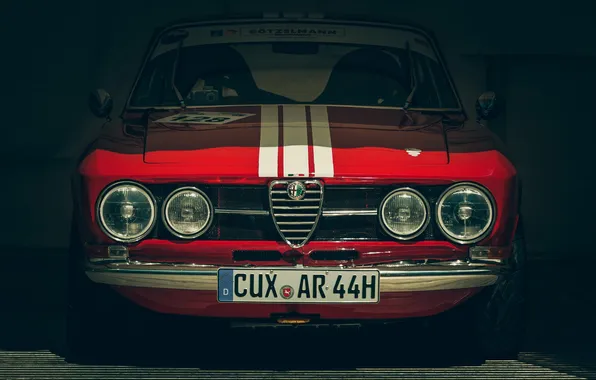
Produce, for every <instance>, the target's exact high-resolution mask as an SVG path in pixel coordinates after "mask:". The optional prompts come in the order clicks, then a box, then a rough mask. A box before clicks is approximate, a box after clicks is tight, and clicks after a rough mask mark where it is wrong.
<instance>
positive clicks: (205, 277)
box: [86, 260, 508, 292]
mask: <svg viewBox="0 0 596 380" xmlns="http://www.w3.org/2000/svg"><path fill="white" fill-rule="evenodd" d="M257 268H258V269H276V268H275V267H257ZM218 269H219V267H217V266H203V265H192V264H184V265H176V264H172V265H168V264H163V263H146V262H128V261H119V262H118V261H116V262H108V261H104V262H102V261H97V260H96V261H95V262H93V263H91V262H90V263H88V264H87V268H86V273H87V276H88V277H89V278H90V279H91V280H92V281H94V282H96V283H101V284H107V285H113V286H133V287H143V288H164V289H180V290H204V291H216V290H217V270H218ZM277 269H279V268H277ZM313 269H314V267H313ZM316 269H323V270H324V269H326V268H325V267H316ZM328 269H333V270H337V269H368V270H370V269H376V270H379V272H380V276H381V279H380V284H381V292H421V291H436V290H453V289H467V288H479V287H485V286H490V285H493V284H495V283H497V282H498V281H499V279H500V277H501V276H502V275H504V274H505V273H507V271H508V266H507V265H506V264H501V263H498V262H481V263H478V262H470V261H460V260H457V261H447V262H445V261H443V262H432V263H431V262H427V261H424V262H418V263H412V262H399V263H394V264H384V265H375V266H357V267H329V268H328ZM296 270H297V271H299V270H301V267H296Z"/></svg>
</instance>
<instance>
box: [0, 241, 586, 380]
mask: <svg viewBox="0 0 596 380" xmlns="http://www.w3.org/2000/svg"><path fill="white" fill-rule="evenodd" d="M2 251H3V252H2V253H3V257H4V259H3V263H2V266H1V267H0V294H1V295H2V303H1V304H0V305H1V306H0V326H1V327H0V378H10V379H12V378H31V377H35V378H36V379H42V378H69V379H74V378H101V379H106V378H114V379H115V378H197V377H205V378H210V379H219V378H268V379H281V378H283V379H291V378H305V379H306V378H308V379H313V378H325V379H340V378H341V379H346V378H359V379H385V378H408V379H449V378H484V379H489V378H493V379H503V378H520V379H521V378H523V379H551V378H553V379H555V378H556V379H559V378H560V379H563V378H584V379H596V345H595V344H594V342H595V341H596V327H594V314H593V310H596V309H595V308H594V306H596V297H595V296H594V292H593V283H592V282H591V281H589V280H590V278H591V275H592V274H593V273H592V271H591V268H592V266H591V265H590V264H593V263H595V262H596V260H593V261H592V263H586V262H582V263H581V264H578V263H574V262H571V261H566V262H561V261H560V260H558V261H557V260H551V259H549V258H546V257H545V258H542V259H540V260H531V262H530V264H529V270H530V295H529V302H530V315H529V321H528V331H527V336H526V344H525V348H524V352H523V353H522V354H521V355H520V356H519V358H518V360H516V361H486V362H481V361H475V360H474V359H471V358H463V357H459V356H458V350H457V347H456V344H455V343H454V344H455V345H452V346H450V345H449V343H447V344H445V345H443V348H442V349H439V348H438V347H434V345H433V344H432V341H431V338H432V337H429V336H427V335H425V334H424V333H425V332H424V331H423V330H413V329H409V330H407V331H402V332H396V333H395V335H394V336H391V335H383V336H382V337H379V336H370V335H368V336H362V334H361V333H358V332H357V331H349V330H348V331H345V332H339V331H334V332H328V331H312V332H308V333H307V334H305V333H303V332H300V333H294V332H291V333H286V332H278V331H272V332H270V331H268V332H243V333H241V335H239V336H238V335H237V336H235V338H236V339H234V340H233V341H231V340H230V344H229V347H230V348H229V350H225V352H215V353H211V355H210V356H209V357H210V359H209V360H205V358H204V357H203V356H204V355H202V354H201V353H200V352H198V351H200V348H205V347H208V344H209V342H208V339H206V337H201V336H197V335H193V334H192V329H189V327H186V326H184V325H177V324H176V325H170V326H158V325H156V326H155V330H156V331H157V330H159V331H165V333H166V335H167V336H169V339H167V340H163V339H161V338H160V339H152V338H150V339H149V340H148V344H143V347H139V349H138V350H135V351H134V352H129V353H128V354H127V355H126V356H123V357H120V358H118V359H114V360H112V361H108V362H102V363H96V364H89V365H80V364H74V363H68V362H67V361H66V360H65V359H64V357H63V353H64V342H63V332H64V321H63V314H62V310H63V308H64V306H63V305H64V297H63V294H64V286H65V271H64V268H65V256H64V252H62V251H60V250H56V251H51V250H47V251H43V252H29V251H24V250H22V249H7V248H4V249H2ZM565 256H566V255H559V257H565ZM24 257H28V258H29V259H23V258H24ZM31 257H35V260H33V259H31ZM112 323H114V333H115V334H117V332H118V330H119V329H122V328H127V326H125V325H123V324H122V323H120V324H119V323H118V321H112ZM454 328H465V326H457V327H454ZM148 333H152V332H148ZM89 335H90V339H92V338H93V332H92V331H90V332H89ZM172 336H176V338H175V339H174V340H172V339H171V337H172ZM217 338H218V339H230V337H224V336H222V337H217ZM226 342H227V341H226ZM443 343H445V342H443ZM383 346H384V347H383Z"/></svg>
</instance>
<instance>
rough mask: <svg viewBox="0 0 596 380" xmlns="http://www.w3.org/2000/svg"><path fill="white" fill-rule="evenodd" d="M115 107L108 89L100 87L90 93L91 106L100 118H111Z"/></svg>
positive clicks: (92, 111)
mask: <svg viewBox="0 0 596 380" xmlns="http://www.w3.org/2000/svg"><path fill="white" fill-rule="evenodd" d="M113 107H114V102H113V101H112V97H111V96H110V94H109V93H108V92H107V91H106V90H104V89H101V88H99V89H97V90H93V91H91V93H90V94H89V108H90V109H91V113H93V115H95V116H97V117H100V118H109V117H110V113H111V112H112V108H113Z"/></svg>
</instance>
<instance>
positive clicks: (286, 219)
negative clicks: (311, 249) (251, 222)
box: [269, 180, 323, 248]
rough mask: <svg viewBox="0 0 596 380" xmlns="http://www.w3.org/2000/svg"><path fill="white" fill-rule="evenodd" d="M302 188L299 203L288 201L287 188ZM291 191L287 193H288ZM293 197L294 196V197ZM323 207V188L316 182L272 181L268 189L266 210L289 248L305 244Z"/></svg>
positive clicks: (293, 200)
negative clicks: (302, 192) (299, 185)
mask: <svg viewBox="0 0 596 380" xmlns="http://www.w3.org/2000/svg"><path fill="white" fill-rule="evenodd" d="M293 183H298V184H301V185H304V187H305V189H306V191H305V193H304V194H303V195H302V196H303V198H302V199H292V197H291V196H290V192H289V191H288V188H292V187H293V186H294V185H292V184H293ZM290 190H291V189H290ZM294 195H295V194H294ZM322 204H323V184H322V183H321V182H319V181H316V180H303V181H292V180H289V181H286V180H283V181H282V180H280V181H273V182H271V184H270V185H269V206H270V208H271V216H272V217H273V223H274V224H275V227H276V228H277V231H278V232H279V235H280V236H281V238H282V239H283V240H284V241H285V242H286V243H288V244H289V245H290V246H292V247H293V248H298V247H301V246H303V245H304V244H306V242H307V241H308V239H310V237H311V236H312V234H313V232H314V230H315V228H316V226H317V222H318V221H319V216H320V215H321V206H322Z"/></svg>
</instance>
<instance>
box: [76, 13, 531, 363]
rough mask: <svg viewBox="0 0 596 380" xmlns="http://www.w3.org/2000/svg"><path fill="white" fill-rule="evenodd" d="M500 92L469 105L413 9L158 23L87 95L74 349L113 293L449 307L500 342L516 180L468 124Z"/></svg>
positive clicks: (311, 312) (233, 319)
mask: <svg viewBox="0 0 596 380" xmlns="http://www.w3.org/2000/svg"><path fill="white" fill-rule="evenodd" d="M498 100H499V99H498V98H497V97H496V96H495V94H494V93H491V92H487V93H485V94H483V95H482V96H481V97H480V98H479V99H478V101H477V103H476V111H477V113H478V117H477V119H476V120H469V119H468V117H467V116H466V113H465V112H464V109H463V107H462V104H461V101H460V98H459V96H458V94H457V91H456V89H455V86H454V82H453V80H452V79H451V77H450V75H449V72H448V70H447V68H446V65H445V63H444V61H443V58H442V56H441V54H440V52H439V50H438V48H437V45H436V42H435V40H434V39H433V38H432V37H431V36H430V34H429V33H427V32H425V31H423V30H422V29H419V28H416V27H412V26H405V25H389V24H381V23H370V22H361V21H340V20H330V19H326V18H314V17H306V16H305V17H299V18H294V17H283V16H282V17H277V18H275V17H273V18H267V17H265V18H258V19H228V20H223V21H217V22H215V21H209V22H197V23H185V24H176V25H173V26H170V27H168V28H165V29H163V30H162V31H160V32H159V33H157V34H156V35H155V38H154V40H153V42H152V43H151V46H150V48H149V50H148V53H147V55H146V58H145V60H144V63H143V65H142V67H141V69H140V72H139V74H138V77H137V79H136V81H135V84H134V87H133V88H132V91H131V93H130V96H129V98H128V101H127V102H126V105H125V108H124V110H123V112H122V114H121V118H120V119H121V120H111V119H110V117H109V115H110V112H111V109H112V104H113V103H112V99H111V97H110V96H109V94H108V93H107V92H105V91H103V90H97V91H95V92H93V93H92V97H91V98H90V107H91V110H92V111H93V112H94V114H95V115H96V116H98V117H102V118H106V119H107V122H106V124H105V125H104V127H103V129H102V132H101V135H100V136H99V137H98V138H97V139H96V140H95V141H94V142H93V143H92V144H91V145H90V146H89V148H88V149H87V151H86V152H85V154H84V156H83V157H82V159H81V162H80V164H79V165H78V168H77V172H76V176H75V178H74V181H73V192H74V215H73V230H72V244H71V252H70V266H69V273H70V280H69V281H70V290H69V311H68V340H69V344H70V346H71V349H72V350H74V351H77V352H85V350H90V349H91V348H90V346H92V345H93V344H95V343H96V340H94V342H89V340H88V331H89V327H90V326H93V328H94V329H95V330H94V331H95V333H94V336H95V337H101V336H102V333H99V331H103V330H102V329H104V328H107V329H110V328H112V329H113V328H114V327H115V326H118V320H119V319H120V318H121V316H122V313H123V311H122V310H121V309H119V308H117V307H115V306H113V305H114V304H113V303H110V302H112V301H113V299H112V300H111V301H110V300H108V299H109V298H110V297H115V296H116V293H117V294H119V296H117V298H119V299H120V298H122V297H120V296H123V298H124V299H127V300H129V301H132V304H137V305H140V306H141V307H142V308H145V309H150V310H152V311H155V312H158V313H165V314H177V315H187V316H196V317H210V318H209V320H211V319H216V320H218V321H220V322H221V321H224V322H230V324H236V323H243V324H245V325H246V324H248V325H255V326H256V325H280V326H281V325H284V326H285V325H293V326H303V325H312V324H318V325H334V324H339V325H341V324H347V323H350V324H352V323H356V324H362V325H366V324H369V323H370V324H372V323H376V322H391V321H398V320H401V319H405V318H412V317H430V316H435V315H436V316H437V317H440V316H444V315H456V316H457V318H459V319H455V321H457V322H450V323H457V324H458V325H453V324H452V325H451V326H460V327H463V329H457V332H458V334H459V335H460V338H462V331H461V330H465V334H466V335H469V336H468V338H471V339H472V340H471V342H473V343H474V344H475V346H474V347H478V348H480V349H482V350H483V351H484V353H486V354H487V355H490V356H491V357H497V356H498V357H505V356H512V355H515V354H516V353H517V352H518V350H519V344H520V341H521V339H520V337H521V331H522V330H521V329H522V326H523V310H524V302H523V289H524V285H523V284H524V280H523V279H524V275H523V274H524V262H525V253H524V252H525V251H524V245H523V234H522V227H521V222H520V217H519V198H520V190H519V189H520V186H519V180H518V178H517V173H516V170H515V168H514V166H513V165H512V163H511V162H510V161H509V160H508V158H506V156H505V155H504V153H503V149H502V148H501V146H500V143H499V140H498V138H497V137H496V136H495V135H494V134H493V133H492V132H491V131H490V130H489V129H488V128H487V127H485V126H484V125H483V124H482V123H483V122H484V121H483V120H487V119H490V118H492V117H494V116H495V115H496V114H497V111H498V110H499V103H498ZM107 290H109V291H107ZM109 305H112V306H109ZM451 309H453V310H451ZM439 319H440V318H439ZM106 321H111V322H106ZM197 321H198V324H200V320H197ZM451 321H453V319H451ZM468 333H469V334H468Z"/></svg>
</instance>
